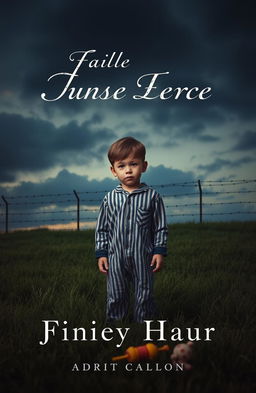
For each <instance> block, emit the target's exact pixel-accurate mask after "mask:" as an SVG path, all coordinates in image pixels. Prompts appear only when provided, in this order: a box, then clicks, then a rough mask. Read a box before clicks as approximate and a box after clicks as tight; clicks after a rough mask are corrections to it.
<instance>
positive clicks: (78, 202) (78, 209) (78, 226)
mask: <svg viewBox="0 0 256 393" xmlns="http://www.w3.org/2000/svg"><path fill="white" fill-rule="evenodd" d="M73 193H74V194H75V197H76V201H77V230H78V231H79V230H80V199H79V196H78V194H77V192H76V190H73Z"/></svg>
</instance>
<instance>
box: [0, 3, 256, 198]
mask: <svg viewBox="0 0 256 393" xmlns="http://www.w3.org/2000/svg"><path fill="white" fill-rule="evenodd" d="M236 3H237V2H234V1H214V2H210V1H208V2H206V1H203V0H197V1H184V0H177V1H168V0H158V1H151V0H147V1H144V0H143V1H133V0H132V1H126V2H120V1H113V0H110V1H103V0H94V1H92V0H91V1H71V0H54V1H52V0H51V1H50V0H44V1H23V2H20V1H15V0H14V1H11V2H5V3H4V4H2V6H1V25H0V31H1V37H2V39H1V64H0V67H1V73H0V98H1V103H0V132H1V148H0V149H1V151H0V185H1V192H2V193H7V194H8V193H9V194H20V193H24V192H33V193H37V192H45V193H47V192H52V191H55V192H56V191H57V190H59V191H64V192H65V190H67V191H70V190H73V188H75V187H77V186H79V187H80V189H81V188H83V185H84V189H93V188H95V187H96V188H97V187H99V188H101V187H102V186H103V185H104V187H106V186H109V187H112V186H113V184H114V183H113V181H112V176H111V174H110V171H109V164H108V162H107V159H106V154H107V149H108V147H109V145H110V144H111V143H112V142H113V141H115V140H116V139H117V138H120V137H123V136H126V135H131V136H134V137H136V138H138V139H140V140H141V141H142V142H144V144H145V145H146V147H147V160H148V161H149V165H150V166H149V170H148V174H147V176H146V175H145V180H147V182H149V183H151V184H156V182H157V184H162V183H170V182H172V181H173V180H175V181H186V180H187V181H191V180H193V179H198V178H201V179H205V180H219V179H222V180H223V179H225V180H228V179H247V178H250V179H252V178H254V177H255V168H256V165H255V148H256V130H255V116H256V111H255V97H254V95H255V76H254V73H255V69H256V64H255V62H256V56H255V42H256V41H255V20H254V18H253V14H252V12H251V10H250V8H249V4H250V2H247V1H243V2H239V3H240V5H239V6H237V5H236ZM92 49H93V50H96V52H95V53H94V54H88V57H87V59H88V61H87V62H84V63H83V64H82V65H81V67H80V69H79V71H78V76H77V77H76V78H75V80H74V81H73V83H72V86H73V87H75V88H76V89H78V88H83V89H84V92H85V91H86V89H88V88H89V87H96V86H97V87H98V88H99V89H100V91H103V90H104V89H106V87H107V86H110V91H111V93H114V91H115V90H116V89H117V88H119V87H121V86H122V87H126V91H125V93H126V96H125V97H124V98H123V99H120V100H114V99H109V100H105V101H104V100H100V99H96V100H93V99H91V98H89V99H86V100H85V99H81V100H77V99H73V100H71V99H68V96H67V94H66V95H65V96H63V97H62V98H61V99H59V100H56V101H51V102H46V101H44V100H43V99H42V98H41V94H42V93H45V94H46V96H47V97H48V98H54V97H57V96H58V95H59V94H60V92H61V90H62V89H63V88H64V86H65V83H66V82H67V76H58V77H55V78H53V79H52V80H50V81H49V82H47V80H48V78H49V77H50V76H51V75H53V74H56V73H60V72H66V73H72V72H73V71H74V68H75V66H76V65H77V61H76V60H75V61H74V62H72V61H70V60H69V56H70V54H71V53H73V52H76V51H87V50H92ZM113 52H116V54H119V53H121V52H123V55H122V59H129V65H128V66H127V67H126V68H121V67H111V68H98V69H95V68H89V64H88V63H89V61H90V60H92V59H99V60H102V59H106V58H107V57H108V58H110V57H111V54H112V53H113ZM106 55H108V56H106ZM163 72H169V74H165V75H164V76H162V77H159V78H158V79H157V83H156V85H155V86H156V87H157V89H155V90H154V94H155V95H159V94H160V92H161V91H162V90H163V89H164V88H167V87H173V88H175V87H189V88H192V87H198V88H199V89H203V88H204V87H207V86H209V87H211V89H212V90H211V94H212V95H211V97H210V98H208V99H206V100H198V99H195V100H187V99H186V98H185V97H183V96H182V97H181V98H180V99H177V100H174V99H173V98H170V99H167V100H160V99H154V100H145V99H142V100H134V99H133V98H132V96H133V95H134V94H144V93H145V85H146V82H149V79H146V78H144V80H143V83H144V86H142V87H141V88H140V89H139V88H138V86H137V85H136V82H137V80H138V78H139V77H140V76H142V75H145V74H149V73H163ZM143 89H144V90H143ZM106 178H109V179H111V181H110V180H106Z"/></svg>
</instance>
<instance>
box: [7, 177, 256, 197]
mask: <svg viewBox="0 0 256 393" xmlns="http://www.w3.org/2000/svg"><path fill="white" fill-rule="evenodd" d="M255 182H256V179H239V180H202V181H201V185H204V184H206V185H207V187H212V186H217V185H220V186H228V185H230V186H233V185H240V184H248V183H255ZM215 183H217V184H215ZM150 186H151V187H155V188H168V187H191V186H192V187H197V186H198V181H196V180H194V181H187V182H176V183H165V184H154V185H150ZM109 191H111V190H110V189H107V190H97V191H96V190H95V191H77V193H78V194H80V195H82V194H99V193H106V192H109ZM73 194H74V193H72V192H68V193H50V194H25V195H8V196H6V198H8V199H20V198H46V197H60V196H61V197H62V196H70V195H73Z"/></svg>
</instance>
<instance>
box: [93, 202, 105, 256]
mask: <svg viewBox="0 0 256 393" xmlns="http://www.w3.org/2000/svg"><path fill="white" fill-rule="evenodd" d="M95 256H96V258H97V259H98V258H101V257H106V258H107V257H108V221H107V212H106V203H105V201H104V200H103V202H102V204H101V206H100V211H99V216H98V220H97V225H96V230H95Z"/></svg>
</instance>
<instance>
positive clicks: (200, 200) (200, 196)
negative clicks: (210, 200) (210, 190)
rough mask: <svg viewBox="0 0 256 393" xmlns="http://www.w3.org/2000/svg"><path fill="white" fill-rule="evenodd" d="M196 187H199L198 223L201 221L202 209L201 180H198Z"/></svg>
mask: <svg viewBox="0 0 256 393" xmlns="http://www.w3.org/2000/svg"><path fill="white" fill-rule="evenodd" d="M198 187H199V213H200V224H202V222H203V209H202V199H203V198H202V194H203V193H202V187H201V181H200V180H198Z"/></svg>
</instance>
